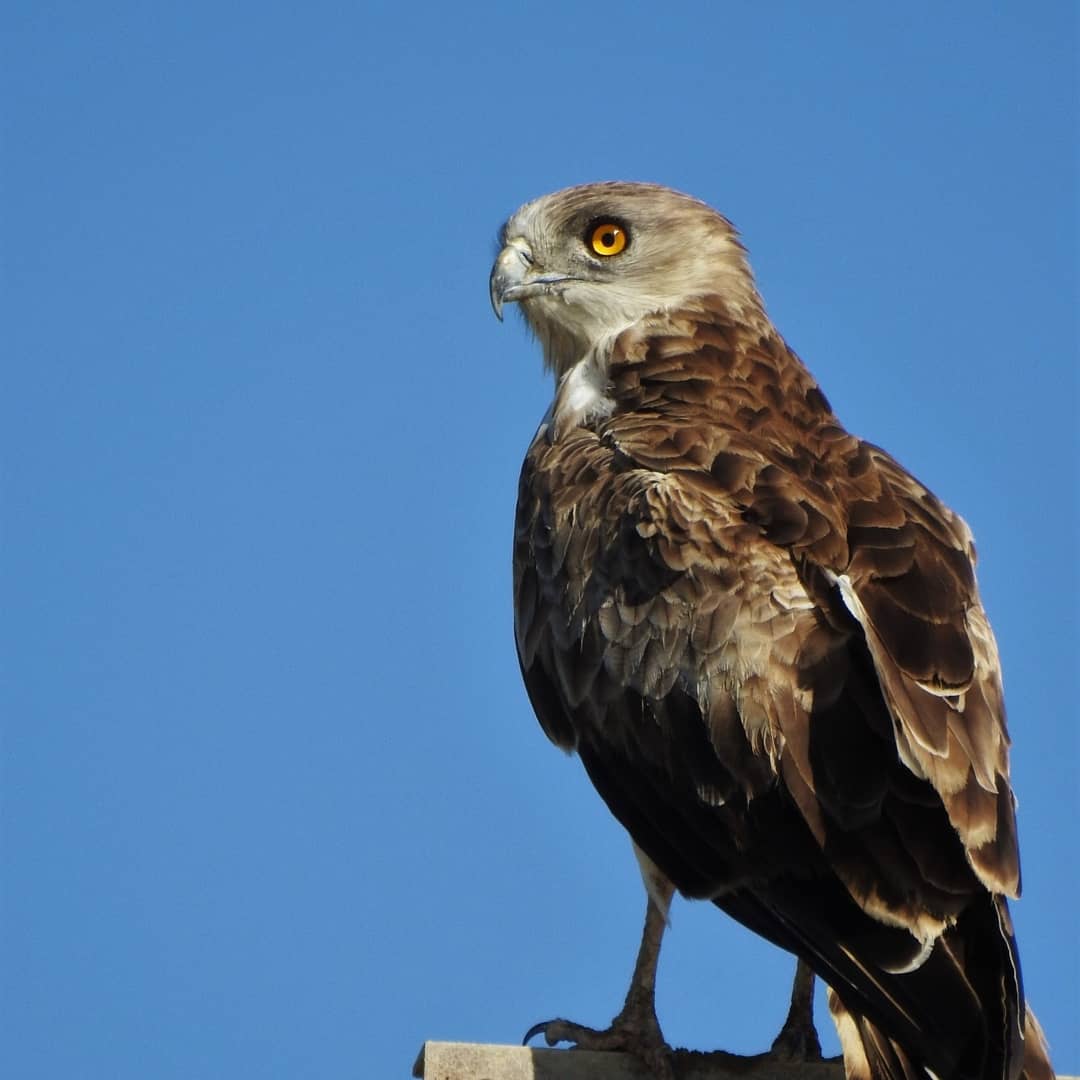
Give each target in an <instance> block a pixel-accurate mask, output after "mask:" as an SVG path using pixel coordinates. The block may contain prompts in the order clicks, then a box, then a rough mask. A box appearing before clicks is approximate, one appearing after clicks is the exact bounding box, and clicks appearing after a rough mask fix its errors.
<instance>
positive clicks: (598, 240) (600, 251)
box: [588, 221, 630, 258]
mask: <svg viewBox="0 0 1080 1080" xmlns="http://www.w3.org/2000/svg"><path fill="white" fill-rule="evenodd" d="M629 239H630V238H629V237H628V236H627V235H626V230H625V229H624V228H623V227H622V226H621V225H617V224H616V223H615V222H614V221H601V222H600V224H599V225H594V226H592V227H591V228H590V229H589V235H588V241H589V247H591V248H592V249H593V251H595V252H596V254H597V255H603V256H604V257H605V258H606V257H607V256H609V255H618V254H619V252H620V251H622V250H623V249H624V248H625V247H626V242H627V241H628V240H629Z"/></svg>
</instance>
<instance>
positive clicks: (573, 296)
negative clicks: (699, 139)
mask: <svg viewBox="0 0 1080 1080" xmlns="http://www.w3.org/2000/svg"><path fill="white" fill-rule="evenodd" d="M499 243H500V246H501V248H502V250H501V251H500V252H499V254H498V257H497V258H496V260H495V265H494V266H493V267H492V270H491V283H490V284H491V304H492V307H494V309H495V314H496V315H498V316H499V318H500V319H501V318H502V309H503V305H504V304H507V303H518V304H520V306H521V310H522V312H523V313H524V315H525V319H526V321H527V322H528V324H529V326H530V328H531V329H532V331H533V332H534V333H535V334H536V336H537V338H538V339H539V341H540V343H541V345H542V346H543V349H544V360H545V363H546V364H547V366H548V367H550V368H552V369H554V371H555V373H556V374H557V375H562V374H563V373H564V372H566V371H567V370H568V369H569V368H570V367H571V366H572V365H573V364H575V363H577V361H579V360H580V359H582V357H583V356H585V355H586V353H589V352H590V351H593V350H596V349H597V348H598V347H600V348H603V346H604V345H605V343H609V342H610V341H612V340H614V338H615V337H616V336H617V335H618V334H619V333H620V332H621V331H623V330H625V329H626V328H627V327H629V326H632V325H634V324H635V323H637V322H638V321H639V320H641V319H642V318H644V317H645V316H648V315H652V314H655V313H662V312H665V311H673V310H676V309H685V308H687V307H688V306H693V304H694V301H695V300H696V299H699V298H702V297H711V298H713V299H714V301H715V300H716V299H717V298H718V299H719V300H721V301H722V302H723V303H724V305H725V306H726V307H727V308H728V309H729V310H730V311H731V313H732V314H733V315H736V316H740V317H746V316H747V315H750V314H751V313H754V314H757V313H760V312H761V311H762V304H761V299H760V297H759V296H758V294H757V291H756V289H755V288H754V280H753V276H752V275H751V273H750V268H749V265H748V264H747V261H746V252H745V250H744V248H743V246H742V244H740V242H739V239H738V236H737V234H736V232H735V230H734V228H733V227H732V225H731V223H730V222H729V221H728V220H727V219H726V218H724V217H722V216H721V215H720V214H718V213H717V212H716V211H715V210H713V209H712V208H711V207H709V206H706V205H705V203H703V202H699V201H698V200H697V199H694V198H691V197H690V196H689V195H683V194H681V193H680V192H678V191H672V190H671V189H670V188H665V187H660V186H659V185H656V184H632V183H622V182H615V183H603V184H586V185H583V186H581V187H572V188H566V189H565V190H563V191H556V192H555V193H554V194H551V195H544V196H542V197H541V198H539V199H535V200H533V201H532V202H529V203H526V204H525V205H524V206H523V207H521V209H520V210H518V211H517V212H516V213H515V214H514V215H513V216H512V217H511V218H510V220H509V221H507V222H506V224H505V225H504V226H503V227H502V230H501V232H500V234H499Z"/></svg>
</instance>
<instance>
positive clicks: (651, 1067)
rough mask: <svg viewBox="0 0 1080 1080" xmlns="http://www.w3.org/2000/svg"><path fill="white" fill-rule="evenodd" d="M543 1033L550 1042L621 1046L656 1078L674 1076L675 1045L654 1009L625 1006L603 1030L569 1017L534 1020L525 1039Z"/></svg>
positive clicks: (593, 1047)
mask: <svg viewBox="0 0 1080 1080" xmlns="http://www.w3.org/2000/svg"><path fill="white" fill-rule="evenodd" d="M540 1034H542V1035H543V1036H544V1041H545V1042H546V1043H547V1044H548V1046H555V1045H556V1044H557V1043H573V1045H574V1049H576V1050H621V1051H623V1052H625V1053H628V1054H633V1055H634V1057H636V1058H637V1059H638V1060H639V1061H641V1062H642V1063H643V1064H644V1066H645V1068H646V1069H648V1071H649V1074H650V1075H651V1076H654V1077H656V1080H675V1068H674V1060H673V1054H672V1049H671V1047H670V1046H668V1044H667V1043H666V1042H665V1040H664V1036H663V1033H662V1032H661V1031H660V1022H659V1021H658V1020H657V1019H656V1013H655V1012H654V1011H653V1010H652V1009H651V1008H648V1009H640V1008H639V1009H634V1008H632V1007H629V1006H628V1007H627V1008H624V1009H623V1011H622V1012H621V1013H619V1015H618V1016H616V1017H615V1019H614V1020H612V1021H611V1026H610V1027H608V1028H605V1029H604V1030H603V1031H598V1030H597V1029H596V1028H591V1027H586V1026H585V1025H584V1024H575V1023H573V1022H572V1021H570V1020H545V1021H543V1022H542V1023H539V1024H534V1025H533V1026H532V1027H531V1028H529V1030H528V1032H526V1034H525V1038H524V1040H523V1041H524V1042H525V1043H528V1042H529V1040H530V1039H533V1038H535V1037H536V1036H537V1035H540Z"/></svg>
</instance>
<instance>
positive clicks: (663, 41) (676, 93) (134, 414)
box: [0, 0, 1080, 1080]
mask: <svg viewBox="0 0 1080 1080" xmlns="http://www.w3.org/2000/svg"><path fill="white" fill-rule="evenodd" d="M946 7H947V10H946ZM992 7H993V8H994V9H995V10H992V9H991V8H992ZM1074 10H1075V9H1074V6H1073V4H1072V3H1070V2H1057V3H1055V2H1044V3H1033V4H1026V5H1021V4H1014V5H993V6H992V5H987V4H984V3H981V2H980V3H974V2H971V3H956V4H950V5H947V6H946V5H941V4H937V3H909V4H903V5H889V6H887V5H876V4H874V5H867V4H861V3H853V2H852V3H836V4H831V5H808V4H802V3H795V2H791V3H787V4H784V3H770V4H751V3H735V2H724V3H700V4H684V3H665V4H663V5H659V6H658V5H655V4H644V3H642V4H618V5H616V4H607V5H597V6H591V5H582V4H578V3H567V2H560V0H550V2H545V3H543V4H507V3H502V4H477V5H470V6H452V7H448V6H443V5H434V4H432V5H419V6H416V7H411V8H407V7H399V6H391V5H380V4H367V5H363V4H346V3H340V4H332V3H312V4H308V5H306V6H304V7H303V9H302V10H301V8H300V6H299V5H297V6H296V8H293V7H292V6H290V5H284V4H277V3H259V4H254V3H241V4H207V3H189V4H184V5H179V4H177V5H157V4H136V3H101V4H74V3H50V2H48V0H40V2H35V3H25V2H24V3H14V4H10V5H8V7H7V8H6V13H5V16H4V29H3V55H2V56H0V72H2V74H0V80H2V81H0V91H2V99H3V101H4V105H3V151H2V152H3V177H2V181H0V183H2V205H3V211H2V229H3V232H2V236H0V242H2V258H3V274H4V277H3V292H2V304H3V312H2V325H3V335H2V341H3V346H2V347H3V353H4V388H3V417H2V439H3V447H2V450H3V459H2V460H3V503H4V509H3V530H4V536H3V552H2V568H3V582H2V591H3V600H2V603H3V609H4V615H3V620H2V634H3V641H2V646H3V649H2V652H3V655H4V658H5V660H4V663H5V678H4V697H5V699H6V702H5V705H4V712H3V728H2V733H3V734H2V738H3V746H2V775H0V781H2V783H0V791H2V795H0V798H2V803H0V810H2V833H0V842H2V879H0V880H2V890H3V891H2V912H0V914H2V930H0V934H2V938H0V948H2V963H0V989H2V1001H0V1012H2V1019H0V1028H2V1043H0V1072H2V1073H3V1075H4V1076H9V1077H13V1078H18V1080H24V1078H25V1080H30V1078H37V1077H48V1078H54V1077H80V1078H81V1077H93V1078H97V1077H103V1078H104V1077H109V1078H127V1077H131V1078H136V1077H138V1078H144V1077H155V1078H157V1077H162V1078H167V1077H178V1078H179V1077H184V1078H189V1077H200V1078H203V1077H235V1076H241V1075H242V1076H253V1077H301V1076H303V1077H309V1076H310V1077H377V1076H385V1077H390V1076H406V1075H407V1073H408V1070H409V1068H410V1066H411V1064H412V1061H413V1058H414V1056H415V1054H416V1051H417V1049H418V1048H419V1046H420V1044H421V1042H422V1040H424V1039H425V1038H443V1039H461V1040H477V1041H483V1040H488V1041H510V1042H512V1041H515V1040H516V1039H518V1038H519V1037H520V1035H521V1034H522V1032H523V1031H524V1029H525V1028H526V1027H528V1026H529V1025H530V1024H531V1023H533V1022H534V1021H536V1020H541V1019H544V1018H547V1017H549V1016H551V1015H554V1014H559V1013H561V1014H563V1015H568V1016H570V1017H572V1018H575V1019H579V1020H583V1021H587V1022H593V1023H602V1022H606V1021H607V1019H609V1018H610V1016H611V1015H612V1014H613V1013H614V1012H615V1010H616V1009H617V1007H618V1006H619V1004H620V1003H621V999H622V994H623V991H624V989H625V984H626V978H627V975H628V973H629V969H630V965H631V960H632V953H633V948H634V945H635V943H636V938H637V934H638V930H639V924H640V916H641V911H642V907H643V904H642V896H641V892H640V886H639V882H638V875H637V869H636V867H635V865H634V862H633V859H632V858H631V856H630V850H629V845H628V844H627V842H626V840H625V838H624V836H623V835H622V834H621V832H620V830H619V828H618V827H617V826H616V825H615V824H614V823H613V822H612V821H611V820H610V818H609V817H608V815H607V812H606V811H605V810H604V808H603V807H602V805H601V804H600V801H599V799H598V798H597V797H596V796H595V795H594V794H593V792H592V791H591V789H590V788H589V785H588V783H587V781H586V780H585V778H584V776H583V775H582V772H581V770H580V767H579V765H578V764H577V763H576V762H574V761H570V760H567V759H565V758H563V757H562V756H561V755H560V754H559V753H558V752H557V751H555V750H554V749H553V748H552V747H550V746H549V745H548V744H547V743H546V741H545V740H544V738H543V736H542V734H541V732H540V730H539V728H538V726H537V724H536V723H535V721H534V720H533V718H532V716H531V714H530V710H529V706H528V703H527V701H526V698H525V695H524V693H523V691H522V688H521V685H520V682H519V677H518V672H517V666H516V661H515V658H514V650H513V643H512V636H511V622H510V610H509V608H510V601H509V541H510V529H511V521H512V515H513V504H514V498H515V483H516V475H517V470H518V465H519V462H520V459H521V456H522V453H523V451H524V448H525V446H526V444H527V442H528V440H529V438H530V436H531V434H532V431H533V429H534V427H535V424H536V422H537V421H538V419H539V417H540V415H541V414H542V413H543V411H544V409H545V407H546V403H547V400H548V397H549V394H550V386H549V385H548V382H547V379H546V378H545V377H544V376H543V375H542V373H541V369H540V361H539V357H538V354H537V350H536V348H535V347H534V346H533V345H532V344H531V343H529V341H528V340H527V338H526V335H525V333H524V332H523V330H522V329H521V327H520V324H519V323H518V322H517V320H516V319H511V320H510V321H509V325H508V326H502V327H500V326H499V325H498V324H497V323H496V322H495V320H494V319H493V318H492V317H491V313H490V311H489V310H488V306H487V305H488V302H487V295H486V291H487V274H488V269H489V265H490V260H491V257H492V254H493V240H494V236H495V231H496V229H497V227H498V226H499V224H500V223H501V221H502V220H503V219H504V218H505V217H506V216H507V215H508V214H509V213H510V212H511V211H512V210H513V209H514V208H515V207H516V206H517V205H518V204H519V203H520V202H522V201H524V200H526V199H528V198H531V197H533V196H536V195H538V194H541V193H543V192H545V191H549V190H551V189H554V188H557V187H561V186H564V185H566V184H569V183H576V182H582V181H587V180H597V179H611V178H620V179H648V180H654V181H659V182H663V183H667V184H670V185H672V186H675V187H679V188H682V189H684V190H687V191H689V192H692V193H693V194H695V195H698V196H700V197H701V198H703V199H705V200H707V201H709V202H711V203H712V204H713V205H715V206H717V207H718V208H720V209H721V210H723V211H724V212H725V213H726V214H727V215H728V216H729V217H731V218H732V219H733V220H734V221H735V222H736V223H737V224H738V225H739V226H740V228H741V229H742V232H743V235H744V237H745V239H746V241H747V243H748V245H749V247H750V251H751V255H752V260H753V263H754V266H755V268H756V270H757V273H758V277H759V282H760V285H761V289H762V291H763V293H764V295H765V297H766V300H767V302H768V304H769V308H770V311H771V313H772V315H773V317H774V319H775V320H776V322H777V324H778V325H779V326H780V328H781V330H782V332H783V333H784V334H785V336H786V337H787V338H788V340H789V341H790V342H791V343H792V345H793V346H794V347H795V348H796V349H797V350H798V351H799V353H800V354H801V355H802V356H803V357H804V358H805V359H806V361H807V362H808V364H809V365H810V367H811V369H812V370H813V371H814V372H815V374H816V375H817V376H818V377H819V379H820V380H821V382H822V383H823V385H824V387H825V389H826V391H827V393H828V395H829V397H830V398H831V399H832V402H833V404H834V406H835V407H836V409H837V411H838V412H839V414H840V416H841V417H842V418H843V419H844V420H845V421H846V423H847V424H848V426H849V427H851V428H852V430H854V431H857V432H858V433H860V434H863V435H865V436H867V437H868V438H871V439H872V440H873V441H875V442H878V443H880V444H882V445H884V446H886V447H887V448H888V449H890V450H891V451H892V452H893V453H894V454H895V455H896V456H898V457H899V458H900V460H901V461H902V462H904V463H905V464H906V465H907V466H908V467H909V468H910V469H911V470H913V471H914V472H915V473H916V474H917V475H918V476H919V477H920V478H921V479H923V480H924V481H925V482H926V483H928V484H929V485H930V486H931V487H933V488H934V489H935V490H936V491H937V492H938V493H939V494H940V495H941V496H942V497H943V498H944V499H946V500H947V501H948V502H949V503H950V504H951V505H953V506H954V507H955V508H956V509H957V510H959V511H960V512H961V513H962V514H964V515H965V516H966V517H967V519H968V521H969V522H970V523H971V526H972V528H973V529H974V531H975V534H976V538H977V540H978V542H979V549H980V557H981V562H980V579H981V583H982V587H983V591H984V596H985V600H986V603H987V606H988V609H989V611H990V614H991V617H992V619H993V621H994V625H995V628H996V630H997V634H998V637H999V641H1000V645H1001V651H1002V656H1003V660H1004V668H1005V682H1006V688H1007V694H1008V700H1009V708H1010V724H1011V728H1012V732H1013V735H1014V739H1015V749H1014V756H1013V765H1014V769H1013V772H1014V780H1015V786H1016V789H1017V792H1018V794H1019V798H1020V825H1021V830H1022V831H1021V842H1022V848H1023V853H1024V873H1025V880H1024V885H1025V896H1024V899H1023V901H1022V902H1021V903H1020V904H1019V905H1018V907H1017V909H1016V918H1017V922H1018V925H1019V935H1020V942H1021V949H1022V955H1023V958H1024V964H1025V974H1026V977H1027V983H1028V988H1029V992H1030V997H1031V1000H1032V1001H1033V1002H1034V1005H1035V1007H1036V1010H1037V1011H1038V1013H1039V1014H1040V1016H1041V1017H1042V1020H1043V1022H1044V1024H1045V1026H1046V1029H1047V1032H1048V1035H1049V1037H1050V1039H1051V1041H1052V1043H1053V1046H1054V1049H1055V1055H1056V1064H1057V1066H1058V1068H1059V1069H1060V1070H1061V1071H1062V1072H1072V1073H1077V1072H1080V1035H1078V1021H1077V1018H1078V1017H1080V1003H1078V983H1080V960H1078V954H1080V944H1078V937H1080V934H1078V930H1077V916H1076V905H1077V897H1078V895H1080V888H1078V886H1080V881H1078V871H1077V861H1078V854H1077V848H1078V844H1077V837H1078V831H1080V830H1078V816H1080V808H1078V806H1077V796H1076V790H1077V787H1076V781H1075V778H1076V772H1077V767H1078V764H1080V763H1078V755H1077V729H1078V725H1077V708H1076V702H1077V691H1078V686H1077V656H1078V648H1077V617H1076V612H1077V601H1078V586H1077V574H1076V558H1077V547H1078V539H1080V538H1078V534H1077V515H1076V506H1077V445H1076V427H1077V394H1076V390H1077V385H1076V363H1077V353H1076V323H1075V316H1074V310H1075V303H1076V296H1077V278H1076V250H1077V212H1076V211H1077V207H1076V182H1077V171H1076V148H1077V125H1076V122H1077V97H1076V89H1077V88H1076V76H1075V71H1076V59H1077V48H1076V44H1077V39H1076V26H1075V16H1074ZM791 968H792V963H791V961H790V960H789V958H787V957H786V956H784V955H782V954H779V953H777V952H775V951H774V950H772V949H771V948H769V947H768V946H766V945H764V944H762V943H760V942H758V941H756V940H754V939H753V937H752V936H751V935H750V934H749V933H747V932H745V931H743V930H742V929H741V928H739V927H737V926H735V925H734V924H732V923H730V922H728V921H726V920H725V919H724V918H723V917H722V916H721V915H720V914H719V913H717V912H715V911H714V910H713V909H711V908H710V907H708V906H703V905H696V906H695V905H690V904H685V903H678V904H677V905H676V908H675V910H674V925H673V929H672V932H671V934H670V936H669V940H668V942H667V945H666V948H665V955H664V957H663V960H662V964H661V971H660V987H659V1010H660V1015H661V1019H662V1021H663V1022H664V1024H665V1029H666V1033H667V1034H668V1036H669V1037H670V1038H671V1040H672V1041H674V1042H676V1043H680V1044H688V1045H691V1046H694V1047H699V1048H705V1047H712V1046H724V1047H726V1048H728V1049H731V1050H739V1051H744V1052H749V1051H756V1050H761V1049H763V1048H764V1047H765V1046H766V1045H767V1044H768V1042H769V1041H770V1040H771V1038H772V1037H773V1035H774V1034H775V1032H776V1029H777V1027H778V1025H779V1023H780V1021H781V1019H782V1017H783V1015H784V1011H785V1008H786V998H787V991H788V981H789V975H790V971H791ZM826 1026H827V1021H826ZM827 1043H828V1045H829V1046H831V1047H835V1045H836V1044H835V1038H834V1037H833V1036H832V1034H831V1031H830V1032H829V1035H828V1038H827Z"/></svg>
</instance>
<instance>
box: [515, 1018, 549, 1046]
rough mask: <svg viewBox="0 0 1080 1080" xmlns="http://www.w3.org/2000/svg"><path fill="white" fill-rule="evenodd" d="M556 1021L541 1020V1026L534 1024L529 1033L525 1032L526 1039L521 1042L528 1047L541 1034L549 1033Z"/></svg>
mask: <svg viewBox="0 0 1080 1080" xmlns="http://www.w3.org/2000/svg"><path fill="white" fill-rule="evenodd" d="M554 1023H555V1021H554V1020H541V1021H540V1023H539V1024H533V1026H532V1027H531V1028H529V1030H528V1031H526V1032H525V1038H524V1039H522V1040H521V1045H522V1046H528V1045H529V1043H530V1042H531V1041H532V1040H533V1039H535V1038H536V1036H537V1035H539V1034H540V1033H541V1032H545V1033H546V1032H547V1029H548V1026H549V1025H550V1024H554Z"/></svg>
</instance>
